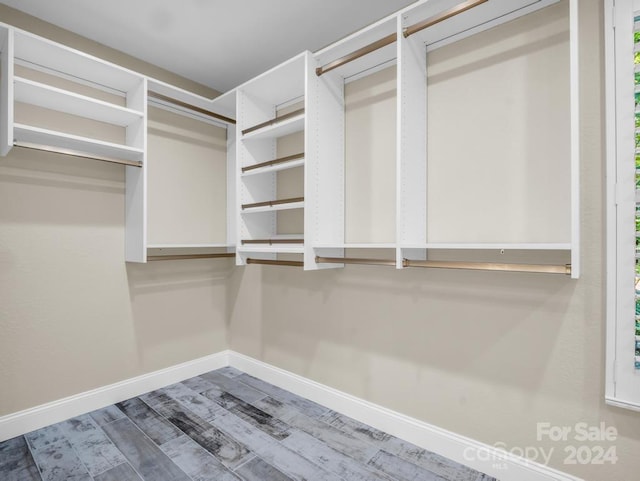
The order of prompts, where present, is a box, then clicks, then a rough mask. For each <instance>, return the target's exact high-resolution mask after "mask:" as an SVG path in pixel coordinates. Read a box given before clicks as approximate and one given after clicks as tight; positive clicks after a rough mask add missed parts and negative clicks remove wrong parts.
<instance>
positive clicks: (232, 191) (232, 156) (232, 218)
mask: <svg viewBox="0 0 640 481" xmlns="http://www.w3.org/2000/svg"><path fill="white" fill-rule="evenodd" d="M236 177H237V172H236V126H235V125H227V252H233V251H234V246H235V245H236V242H237V238H236V235H237V230H236V224H237V213H236Z"/></svg>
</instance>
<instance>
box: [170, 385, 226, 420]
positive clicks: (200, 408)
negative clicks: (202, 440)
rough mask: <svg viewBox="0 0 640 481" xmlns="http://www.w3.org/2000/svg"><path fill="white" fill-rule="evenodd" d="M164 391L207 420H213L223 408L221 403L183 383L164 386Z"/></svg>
mask: <svg viewBox="0 0 640 481" xmlns="http://www.w3.org/2000/svg"><path fill="white" fill-rule="evenodd" d="M162 392H163V393H165V394H166V395H167V396H168V397H169V398H171V399H173V400H174V401H178V402H179V403H180V404H182V405H183V406H185V407H186V408H187V409H189V410H190V411H191V412H193V413H194V414H196V415H198V416H200V417H201V418H202V419H204V420H205V421H207V422H210V421H212V420H213V419H214V418H215V416H216V413H219V412H220V411H221V410H222V408H221V407H220V405H219V404H217V403H216V402H214V401H212V400H210V399H207V398H206V397H204V396H202V395H200V394H198V393H197V392H196V391H194V390H193V389H190V388H189V387H187V386H186V385H184V384H182V383H178V384H173V385H171V386H168V387H166V388H163V389H162Z"/></svg>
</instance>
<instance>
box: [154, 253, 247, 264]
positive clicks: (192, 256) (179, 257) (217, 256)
mask: <svg viewBox="0 0 640 481" xmlns="http://www.w3.org/2000/svg"><path fill="white" fill-rule="evenodd" d="M235 256H236V255H235V254H234V253H233V252H225V253H223V254H182V255H171V256H147V261H149V262H153V261H180V260H183V259H222V258H224V257H235Z"/></svg>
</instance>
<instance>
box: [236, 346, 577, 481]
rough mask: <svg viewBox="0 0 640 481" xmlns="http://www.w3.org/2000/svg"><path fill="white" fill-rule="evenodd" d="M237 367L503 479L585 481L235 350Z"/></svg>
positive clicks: (509, 480) (520, 480)
mask: <svg viewBox="0 0 640 481" xmlns="http://www.w3.org/2000/svg"><path fill="white" fill-rule="evenodd" d="M229 363H230V365H231V366H233V367H235V368H236V369H239V370H241V371H243V372H246V373H247V374H250V375H252V376H255V377H257V378H259V379H262V380H263V381H266V382H268V383H271V384H274V385H276V386H278V387H280V388H282V389H286V390H287V391H291V392H293V393H295V394H298V395H299V396H302V397H305V398H307V399H310V400H312V401H315V402H317V403H318V404H322V405H323V406H327V407H328V408H330V409H333V410H334V411H337V412H339V413H341V414H344V415H346V416H349V417H352V418H354V419H357V420H358V421H360V422H363V423H365V424H368V425H370V426H373V427H374V428H377V429H380V430H381V431H384V432H387V433H389V434H392V435H394V436H396V437H399V438H401V439H405V440H407V441H409V442H411V443H413V444H416V445H418V446H420V447H422V448H424V449H427V450H429V451H432V452H435V453H438V454H440V455H442V456H445V457H447V458H449V459H452V460H454V461H457V462H459V463H461V464H464V465H466V466H470V467H472V468H474V469H477V470H478V471H481V472H483V473H486V474H489V475H491V476H494V477H496V478H497V479H499V480H500V481H583V480H581V479H580V478H577V477H574V476H571V475H568V474H565V473H562V472H561V471H558V470H556V469H553V468H550V467H548V466H545V465H542V464H539V463H535V462H532V461H529V460H527V459H524V458H522V457H516V456H513V455H510V454H508V453H505V452H504V451H502V450H499V449H497V448H495V447H493V446H489V445H487V444H483V443H480V442H478V441H474V440H473V439H469V438H466V437H464V436H460V435H457V434H454V433H452V432H449V431H446V430H444V429H440V428H438V427H436V426H433V425H431V424H427V423H425V422H422V421H419V420H417V419H413V418H411V417H409V416H405V415H403V414H400V413H397V412H395V411H392V410H391V409H387V408H384V407H382V406H378V405H376V404H373V403H370V402H368V401H365V400H363V399H360V398H357V397H355V396H352V395H350V394H346V393H343V392H341V391H338V390H337V389H333V388H331V387H328V386H325V385H323V384H320V383H317V382H315V381H311V380H309V379H307V378H304V377H302V376H298V375H297V374H293V373H291V372H288V371H285V370H283V369H280V368H277V367H275V366H272V365H269V364H266V363H264V362H262V361H258V360H256V359H253V358H250V357H247V356H245V355H243V354H239V353H237V352H233V351H230V352H229Z"/></svg>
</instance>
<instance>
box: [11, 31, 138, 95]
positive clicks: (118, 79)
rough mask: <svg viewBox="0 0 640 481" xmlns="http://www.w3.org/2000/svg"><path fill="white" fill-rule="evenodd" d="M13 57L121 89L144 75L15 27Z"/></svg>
mask: <svg viewBox="0 0 640 481" xmlns="http://www.w3.org/2000/svg"><path fill="white" fill-rule="evenodd" d="M15 58H16V60H19V61H20V60H21V61H23V62H24V63H25V64H26V65H28V66H30V67H32V68H44V69H47V70H50V71H55V72H57V73H58V74H62V75H64V76H65V77H67V78H71V77H73V78H75V80H76V81H80V82H83V81H84V82H90V83H92V84H94V85H96V86H101V87H104V88H106V89H112V90H117V91H120V92H123V93H125V92H129V91H131V90H133V89H134V88H136V87H137V86H138V85H140V83H141V82H142V81H143V78H144V77H143V76H141V75H139V74H137V73H135V72H132V71H131V70H127V69H125V68H123V67H120V66H118V65H115V64H112V63H109V62H106V61H104V60H101V59H99V58H97V57H93V56H91V55H88V54H86V53H84V52H80V51H79V50H75V49H72V48H69V47H67V46H65V45H61V44H59V43H55V42H52V41H51V40H47V39H45V38H42V37H38V36H37V35H33V34H31V33H28V32H25V31H23V30H18V29H16V30H15Z"/></svg>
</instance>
